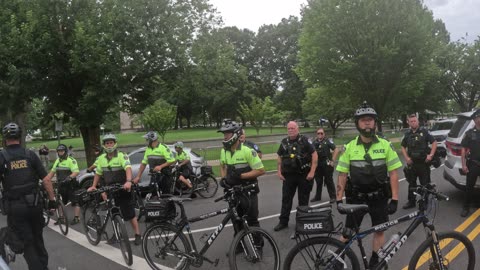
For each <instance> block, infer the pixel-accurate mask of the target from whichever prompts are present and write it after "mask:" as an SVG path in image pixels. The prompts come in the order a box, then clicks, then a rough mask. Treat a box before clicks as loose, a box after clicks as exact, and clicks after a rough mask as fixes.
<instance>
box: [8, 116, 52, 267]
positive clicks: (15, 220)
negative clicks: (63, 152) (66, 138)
mask: <svg viewBox="0 0 480 270" xmlns="http://www.w3.org/2000/svg"><path fill="white" fill-rule="evenodd" d="M2 134H3V139H4V143H5V145H6V147H5V149H4V150H3V151H2V152H0V164H1V165H0V178H1V181H2V183H3V188H4V192H3V205H4V206H3V207H4V209H5V211H6V214H7V224H8V227H9V229H10V230H11V231H12V232H13V233H14V235H15V236H16V237H17V238H18V240H19V243H22V244H23V256H24V257H25V261H26V262H27V264H28V269H30V270H45V269H48V268H47V267H48V253H47V250H46V249H45V245H44V242H43V235H42V234H43V224H44V218H43V208H42V198H41V196H40V194H39V186H38V180H39V179H43V186H44V187H45V189H46V191H47V193H48V197H49V202H48V206H49V208H50V209H55V208H56V203H55V201H54V194H53V187H52V183H51V182H50V180H49V179H48V178H47V177H46V176H47V172H46V170H45V168H44V167H43V166H42V162H41V161H40V159H39V158H38V156H37V155H36V154H35V153H34V152H32V151H30V150H27V149H25V148H23V147H21V146H20V138H21V136H22V130H21V128H20V127H19V126H18V125H17V124H16V123H9V124H7V125H6V126H5V127H3V129H2ZM9 245H10V244H9ZM17 248H19V249H17ZM15 249H17V250H18V252H16V253H21V247H18V246H17V247H15Z"/></svg>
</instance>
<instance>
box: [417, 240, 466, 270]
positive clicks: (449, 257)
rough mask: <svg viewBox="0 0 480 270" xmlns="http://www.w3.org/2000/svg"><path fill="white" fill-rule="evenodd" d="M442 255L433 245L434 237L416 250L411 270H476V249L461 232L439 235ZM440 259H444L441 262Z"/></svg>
mask: <svg viewBox="0 0 480 270" xmlns="http://www.w3.org/2000/svg"><path fill="white" fill-rule="evenodd" d="M437 237H438V246H439V247H440V251H441V254H439V253H438V252H437V248H436V246H435V244H434V243H433V239H432V236H430V237H429V238H428V239H427V240H425V241H424V242H423V243H422V244H421V245H420V246H419V247H418V248H417V250H415V253H414V254H413V257H412V259H411V260H410V264H409V265H408V269H409V270H414V269H429V270H430V269H441V268H440V266H441V264H443V269H466V270H473V269H475V249H474V247H473V244H472V242H471V241H470V240H469V239H468V238H467V237H466V236H465V235H463V234H461V233H459V232H454V231H452V232H445V233H437ZM440 255H441V256H440ZM440 257H442V258H443V261H442V262H441V260H440Z"/></svg>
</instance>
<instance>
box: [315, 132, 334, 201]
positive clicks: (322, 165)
mask: <svg viewBox="0 0 480 270" xmlns="http://www.w3.org/2000/svg"><path fill="white" fill-rule="evenodd" d="M313 147H315V151H317V155H318V164H317V170H316V171H315V182H317V193H316V195H315V197H313V199H312V200H311V202H316V201H320V200H321V199H322V187H323V183H325V186H327V191H328V195H329V197H330V203H334V202H335V201H336V199H335V184H334V183H333V170H334V168H333V166H334V164H335V161H336V160H337V156H338V149H337V147H336V146H335V144H334V143H333V140H332V139H330V138H327V136H326V134H325V130H324V129H323V128H319V129H317V138H316V139H315V140H314V141H313ZM332 151H333V157H332Z"/></svg>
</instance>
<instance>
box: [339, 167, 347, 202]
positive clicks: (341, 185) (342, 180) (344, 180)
mask: <svg viewBox="0 0 480 270" xmlns="http://www.w3.org/2000/svg"><path fill="white" fill-rule="evenodd" d="M346 185H347V173H343V172H341V173H339V174H338V183H337V201H341V200H342V199H343V192H344V191H345V186H346Z"/></svg>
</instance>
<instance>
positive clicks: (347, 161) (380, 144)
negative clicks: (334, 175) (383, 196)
mask: <svg viewBox="0 0 480 270" xmlns="http://www.w3.org/2000/svg"><path fill="white" fill-rule="evenodd" d="M367 153H368V155H366V154H367ZM400 167H402V163H401V161H400V159H399V158H398V155H397V152H395V150H394V148H393V146H392V144H391V143H390V142H388V141H387V140H385V139H382V138H379V137H378V136H375V137H374V139H373V141H372V143H371V144H370V145H365V144H364V143H362V141H361V139H360V136H357V138H355V139H353V140H352V141H350V142H349V143H348V144H347V145H345V152H344V153H343V154H342V155H341V156H340V159H339V160H338V165H337V168H336V169H337V171H339V172H343V173H350V177H351V179H352V184H353V185H354V186H356V187H357V188H358V189H359V191H360V192H372V191H377V190H378V189H379V188H380V185H381V184H382V183H386V181H387V179H388V172H391V171H393V170H396V169H398V168H400Z"/></svg>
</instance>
